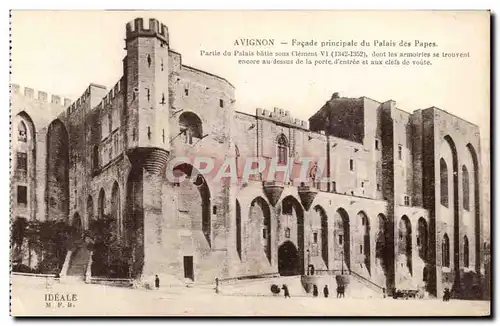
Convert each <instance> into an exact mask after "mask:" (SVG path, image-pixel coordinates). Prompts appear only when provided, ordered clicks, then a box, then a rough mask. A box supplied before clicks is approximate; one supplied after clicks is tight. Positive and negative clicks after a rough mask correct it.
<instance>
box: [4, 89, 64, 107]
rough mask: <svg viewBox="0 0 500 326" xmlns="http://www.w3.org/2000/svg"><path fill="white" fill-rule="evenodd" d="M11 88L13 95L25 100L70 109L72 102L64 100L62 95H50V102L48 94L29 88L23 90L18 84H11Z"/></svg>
mask: <svg viewBox="0 0 500 326" xmlns="http://www.w3.org/2000/svg"><path fill="white" fill-rule="evenodd" d="M10 87H11V94H12V95H16V96H23V97H24V98H26V99H28V100H31V101H38V102H40V103H51V104H54V105H60V106H62V107H68V106H69V105H70V104H71V102H72V101H71V100H70V99H68V98H64V97H62V96H60V95H55V94H52V95H50V101H49V94H47V93H46V92H43V91H37V90H34V89H33V88H29V87H24V88H21V87H20V86H19V85H17V84H11V85H10Z"/></svg>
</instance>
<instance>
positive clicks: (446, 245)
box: [441, 233, 450, 267]
mask: <svg viewBox="0 0 500 326" xmlns="http://www.w3.org/2000/svg"><path fill="white" fill-rule="evenodd" d="M441 259H442V265H443V267H450V238H449V237H448V234H447V233H445V234H444V236H443V243H442V247H441Z"/></svg>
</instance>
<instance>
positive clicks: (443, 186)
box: [439, 159, 448, 207]
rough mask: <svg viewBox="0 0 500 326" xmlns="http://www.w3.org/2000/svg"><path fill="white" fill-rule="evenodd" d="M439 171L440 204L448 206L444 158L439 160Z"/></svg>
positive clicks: (446, 170)
mask: <svg viewBox="0 0 500 326" xmlns="http://www.w3.org/2000/svg"><path fill="white" fill-rule="evenodd" d="M439 171H440V174H441V205H443V206H446V207H448V166H447V165H446V162H445V161H444V159H441V160H440V164H439Z"/></svg>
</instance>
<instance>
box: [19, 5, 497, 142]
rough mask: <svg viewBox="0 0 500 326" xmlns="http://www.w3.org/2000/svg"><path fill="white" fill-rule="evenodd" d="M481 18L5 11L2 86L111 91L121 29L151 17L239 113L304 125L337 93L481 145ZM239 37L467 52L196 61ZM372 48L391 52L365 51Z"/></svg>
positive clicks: (484, 129) (71, 93)
mask: <svg viewBox="0 0 500 326" xmlns="http://www.w3.org/2000/svg"><path fill="white" fill-rule="evenodd" d="M485 16H486V17H487V16H488V15H487V14H486V15H484V14H481V13H464V12H456V13H454V14H453V13H444V12H427V13H419V12H405V13H401V12H391V13H387V12H385V13H382V12H328V11H316V12H298V11H297V12H286V13H285V12H262V11H261V12H210V11H197V12H183V11H175V12H166V11H160V12H153V11H149V12H138V11H128V12H117V11H108V12H103V11H80V12H76V11H74V12H64V11H59V12H54V11H24V12H13V14H12V46H13V49H12V75H11V82H13V83H16V84H20V85H21V86H28V87H32V88H35V89H40V90H44V91H47V92H48V93H51V94H59V95H62V96H67V97H70V98H72V99H76V98H78V96H80V95H81V93H82V92H83V91H84V90H85V89H86V87H87V86H88V84H89V83H90V82H93V83H97V84H102V85H104V86H106V87H108V88H109V87H112V86H113V85H114V84H115V83H116V82H117V81H118V79H119V78H120V77H121V75H122V59H123V57H124V56H125V50H124V44H125V43H124V37H125V24H126V23H127V22H128V21H131V20H132V19H134V18H135V17H144V18H146V19H147V18H152V17H154V18H157V19H158V20H160V21H161V22H163V23H164V24H165V25H167V26H168V28H169V33H170V47H171V49H174V50H175V51H177V52H179V53H181V55H182V60H183V63H184V64H186V65H190V66H194V67H196V68H199V69H202V70H206V71H208V72H211V73H214V74H217V75H220V76H222V77H224V78H226V79H227V80H229V81H230V82H231V83H232V84H233V85H234V86H235V87H236V100H237V102H236V108H237V109H238V110H240V111H244V112H249V113H254V112H255V108H257V107H262V108H269V109H272V108H273V107H280V108H284V109H287V110H290V111H291V114H292V116H293V117H297V118H300V119H304V120H307V119H308V118H309V117H310V116H311V115H312V114H314V113H315V112H316V111H317V110H318V109H319V108H320V107H321V106H322V105H323V104H324V103H325V101H326V100H328V99H329V98H330V97H331V95H332V93H334V92H339V93H340V95H341V96H347V97H360V96H367V97H370V98H373V99H375V100H377V101H380V102H384V101H386V100H389V99H393V100H395V101H396V102H397V106H398V107H399V108H400V109H403V110H405V111H409V112H413V111H414V110H417V109H423V108H427V107H430V106H436V107H438V108H441V109H443V110H446V111H448V112H450V113H453V114H456V115H457V116H459V117H462V118H464V119H466V120H469V121H471V122H473V123H476V124H478V125H479V126H480V127H481V133H482V137H483V139H484V138H485V136H487V135H488V133H489V130H488V127H489V96H488V94H489V61H488V58H489V55H488V54H489V35H488V24H489V19H484V18H485ZM240 38H273V39H275V40H276V43H277V44H278V45H277V46H275V48H274V49H272V50H274V51H279V50H292V48H291V46H290V45H288V46H287V45H280V44H279V43H280V42H281V41H287V42H290V41H291V39H299V40H304V41H308V40H311V39H315V40H317V41H319V42H320V41H322V40H346V41H348V40H356V41H361V40H363V39H365V40H368V41H373V40H379V41H383V40H387V41H389V40H394V41H399V40H401V39H404V40H408V41H410V42H413V41H414V40H420V41H424V42H436V43H437V44H438V48H434V49H433V50H436V49H437V51H446V52H469V53H470V58H466V59H454V60H453V59H442V60H440V61H435V62H434V64H433V65H432V66H424V67H402V66H392V67H377V66H370V67H365V66H325V65H323V66H318V67H313V66H306V65H302V66H295V65H293V66H289V65H286V66H279V65H275V66H262V65H259V66H255V65H249V66H244V65H238V64H237V58H235V57H224V56H220V57H202V56H200V50H207V51H211V50H220V51H223V50H224V49H227V50H230V51H234V50H235V46H234V45H233V44H234V41H235V40H236V39H240ZM247 49H248V48H247ZM374 49H375V50H377V51H383V50H389V49H390V48H382V47H379V48H373V47H372V48H370V49H369V50H368V51H369V52H371V51H372V50H374ZM392 49H393V50H394V48H392ZM296 50H302V51H314V50H319V49H307V48H304V49H300V48H297V49H296ZM409 50H410V51H419V50H422V48H415V47H412V48H409ZM294 59H295V58H294ZM483 143H484V142H483ZM483 145H485V144H483Z"/></svg>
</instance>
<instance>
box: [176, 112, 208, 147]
mask: <svg viewBox="0 0 500 326" xmlns="http://www.w3.org/2000/svg"><path fill="white" fill-rule="evenodd" d="M179 128H180V132H181V134H184V135H185V139H186V143H188V144H192V143H193V138H199V139H201V138H203V128H202V123H201V119H200V118H199V117H198V116H197V115H196V114H194V113H193V112H184V113H182V114H181V115H180V117H179Z"/></svg>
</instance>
